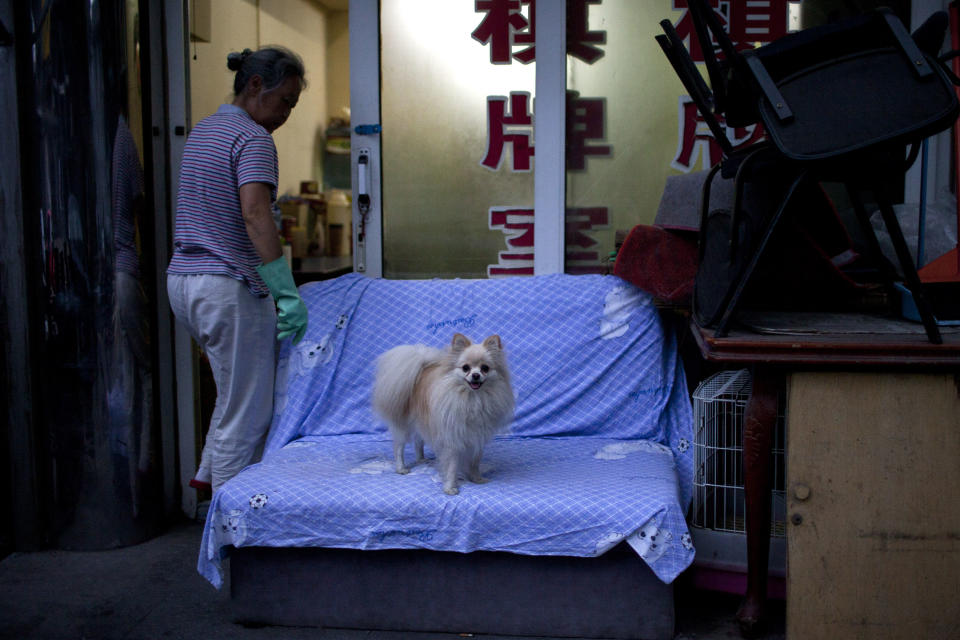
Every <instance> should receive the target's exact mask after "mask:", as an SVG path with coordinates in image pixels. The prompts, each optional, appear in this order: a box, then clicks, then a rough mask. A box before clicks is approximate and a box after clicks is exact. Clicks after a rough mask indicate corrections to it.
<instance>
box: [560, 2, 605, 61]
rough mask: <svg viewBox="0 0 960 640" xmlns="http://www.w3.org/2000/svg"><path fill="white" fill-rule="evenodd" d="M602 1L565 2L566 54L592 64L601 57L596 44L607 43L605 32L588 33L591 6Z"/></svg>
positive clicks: (601, 53)
mask: <svg viewBox="0 0 960 640" xmlns="http://www.w3.org/2000/svg"><path fill="white" fill-rule="evenodd" d="M601 2H602V0H567V54H568V55H571V56H574V57H575V58H580V59H581V60H583V61H584V62H586V63H587V64H593V63H594V62H596V61H597V60H599V59H600V58H602V57H603V49H600V48H599V47H595V46H594V45H597V44H606V43H607V32H606V31H590V19H589V13H590V7H589V6H588V5H591V4H600V3H601Z"/></svg>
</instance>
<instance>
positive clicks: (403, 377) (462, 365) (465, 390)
mask: <svg viewBox="0 0 960 640" xmlns="http://www.w3.org/2000/svg"><path fill="white" fill-rule="evenodd" d="M373 407H374V409H375V410H376V412H377V413H378V414H379V415H380V416H381V417H382V418H383V419H384V421H385V422H386V423H387V425H388V426H389V428H390V433H391V435H392V436H393V455H394V459H395V460H396V469H397V473H409V472H410V469H409V468H407V466H406V464H405V463H404V460H403V450H404V447H405V446H406V443H407V442H408V441H409V440H411V439H412V440H413V442H414V448H415V449H416V454H417V461H420V460H422V459H423V442H424V440H426V441H427V442H428V443H430V446H431V447H433V450H434V451H435V452H436V454H437V465H438V468H439V470H440V476H441V478H442V479H443V491H444V493H447V494H449V495H456V494H457V493H459V492H460V490H459V489H458V488H457V487H458V484H459V476H460V475H461V474H463V475H465V476H466V477H467V478H468V479H469V480H470V482H475V483H481V482H486V481H487V480H486V478H484V477H482V476H481V475H480V458H481V456H482V455H483V448H484V446H485V445H486V444H487V443H488V442H489V441H490V440H491V439H492V438H493V436H494V434H496V433H497V432H498V431H500V430H501V429H503V428H504V427H506V426H507V425H509V424H510V422H511V420H512V419H513V409H514V399H513V388H512V387H511V386H510V372H509V371H508V370H507V361H506V357H505V355H504V352H503V345H502V343H501V342H500V336H496V335H493V336H490V337H489V338H487V339H486V340H484V341H483V343H482V344H474V343H472V342H470V339H469V338H467V337H466V336H464V335H463V334H460V333H457V334H455V335H454V336H453V340H452V341H451V343H450V345H449V346H448V347H447V349H446V350H441V349H436V348H434V347H428V346H425V345H420V344H418V345H402V346H399V347H394V348H393V349H390V350H389V351H387V352H386V353H384V354H383V355H381V356H380V357H379V358H378V359H377V373H376V381H375V383H374V389H373Z"/></svg>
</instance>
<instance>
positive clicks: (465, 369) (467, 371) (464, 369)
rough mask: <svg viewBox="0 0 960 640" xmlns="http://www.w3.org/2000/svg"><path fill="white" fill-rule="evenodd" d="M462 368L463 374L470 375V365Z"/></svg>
mask: <svg viewBox="0 0 960 640" xmlns="http://www.w3.org/2000/svg"><path fill="white" fill-rule="evenodd" d="M462 368H463V372H464V373H470V365H468V364H465V365H463V367H462Z"/></svg>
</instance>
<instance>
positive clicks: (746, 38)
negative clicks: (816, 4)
mask: <svg viewBox="0 0 960 640" xmlns="http://www.w3.org/2000/svg"><path fill="white" fill-rule="evenodd" d="M799 2H800V0H748V1H747V2H732V1H730V0H722V1H721V0H710V6H711V7H712V8H713V11H714V13H716V14H717V16H718V17H719V18H720V22H721V24H723V28H724V31H726V32H727V34H728V35H729V36H730V39H731V40H732V41H733V43H734V45H735V46H736V47H737V48H738V49H752V48H754V46H756V45H757V44H766V43H768V42H773V41H774V40H776V39H777V38H779V37H781V36H784V35H786V34H787V32H788V31H789V24H788V19H789V10H790V5H791V4H797V3H799ZM687 7H688V5H687V0H673V10H674V11H683V15H681V16H680V19H679V20H678V21H677V23H676V24H675V25H674V28H675V29H676V30H677V34H678V35H679V36H680V38H682V39H684V40H686V39H687V38H688V37H689V36H690V35H691V34H693V33H695V30H694V27H693V18H692V17H691V15H690V12H689V11H687ZM712 44H713V46H714V47H716V46H717V43H716V41H714V42H713V43H712ZM687 48H688V49H689V50H690V57H692V58H693V59H694V61H696V62H703V50H702V49H701V48H700V43H699V42H698V41H697V39H696V38H691V39H690V40H689V44H688V46H687Z"/></svg>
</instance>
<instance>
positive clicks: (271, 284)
mask: <svg viewBox="0 0 960 640" xmlns="http://www.w3.org/2000/svg"><path fill="white" fill-rule="evenodd" d="M257 273H259V274H260V277H261V278H263V281H264V282H265V283H266V284H267V288H268V289H270V293H271V294H272V295H273V299H274V300H275V301H276V302H277V340H283V339H284V338H286V337H288V336H293V344H297V343H298V342H300V340H301V338H303V334H304V333H306V331H307V305H305V304H303V300H302V299H301V298H300V294H299V293H298V292H297V285H296V284H295V283H294V282H293V273H292V272H291V271H290V266H289V265H288V264H287V259H286V258H284V257H282V256H281V257H279V258H277V259H276V260H274V261H273V262H270V263H268V264H261V265H260V266H259V267H257Z"/></svg>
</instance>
